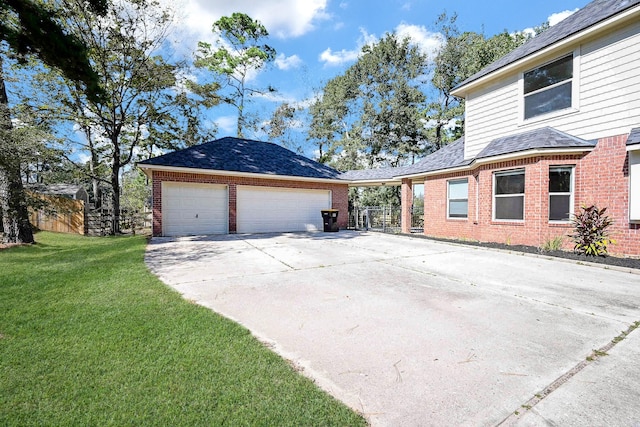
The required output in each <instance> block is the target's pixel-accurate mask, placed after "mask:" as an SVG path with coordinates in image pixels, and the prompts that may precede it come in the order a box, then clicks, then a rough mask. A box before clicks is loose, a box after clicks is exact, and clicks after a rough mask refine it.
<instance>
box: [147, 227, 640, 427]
mask: <svg viewBox="0 0 640 427" xmlns="http://www.w3.org/2000/svg"><path fill="white" fill-rule="evenodd" d="M147 263H148V265H149V267H150V268H151V270H152V271H153V272H154V273H155V274H157V275H158V276H159V277H160V278H161V279H162V280H163V281H164V282H165V283H167V284H169V285H171V286H172V287H174V288H175V289H177V290H178V291H179V292H180V293H182V294H183V295H184V297H185V298H187V299H190V300H195V301H197V302H198V303H200V304H202V305H204V306H206V307H210V308H211V309H213V310H215V311H216V312H219V313H221V314H223V315H224V316H227V317H229V318H231V319H234V320H236V321H238V322H239V323H241V324H242V325H244V326H246V327H247V328H248V329H250V330H251V331H252V332H253V333H254V335H256V336H257V337H258V338H260V339H261V340H263V341H264V342H266V343H267V344H268V345H270V346H272V347H273V349H274V350H275V351H276V352H278V353H280V354H281V355H283V356H284V357H285V358H287V359H289V360H291V361H292V362H293V363H294V364H295V365H297V366H298V367H300V368H301V370H302V371H303V373H304V374H305V375H308V376H310V377H311V378H313V379H315V380H316V382H317V383H318V385H319V386H320V387H322V388H324V389H325V390H327V391H328V392H329V393H331V394H333V395H334V396H336V397H337V398H338V399H340V400H342V401H344V402H345V403H347V404H348V405H350V406H351V407H353V408H354V409H356V410H358V411H360V412H362V413H363V414H364V415H365V416H366V417H367V418H368V419H369V420H370V422H371V424H372V425H374V426H403V425H405V426H430V425H433V426H444V425H447V426H449V425H456V426H478V425H522V426H543V425H562V426H585V425H589V426H599V425H603V426H604V425H606V426H640V405H638V402H639V401H640V386H639V384H640V330H633V326H634V325H638V323H636V322H638V321H640V275H637V274H632V273H630V272H628V271H618V270H613V269H605V268H602V267H595V266H590V265H581V264H577V263H575V262H567V261H560V260H549V259H545V258H544V257H534V256H524V255H521V254H518V253H508V252H504V251H494V250H487V249H481V248H474V247H467V246H460V245H451V244H445V243H440V242H434V241H429V240H426V239H419V238H411V237H407V236H393V235H383V234H377V233H357V232H348V231H341V232H339V233H311V234H307V233H302V234H278V235H228V236H208V237H192V238H178V239H170V238H154V239H153V240H152V241H151V243H150V245H149V247H148V252H147ZM622 331H627V332H628V335H626V336H624V334H623V335H621V332H622ZM620 338H624V339H621V340H620ZM594 350H600V351H595V352H594ZM587 359H589V360H587Z"/></svg>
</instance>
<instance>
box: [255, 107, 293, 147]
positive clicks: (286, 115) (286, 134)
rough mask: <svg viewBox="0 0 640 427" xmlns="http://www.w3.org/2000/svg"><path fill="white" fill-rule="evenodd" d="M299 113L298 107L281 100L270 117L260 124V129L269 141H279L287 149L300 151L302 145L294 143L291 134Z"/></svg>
mask: <svg viewBox="0 0 640 427" xmlns="http://www.w3.org/2000/svg"><path fill="white" fill-rule="evenodd" d="M299 113H300V108H299V107H296V106H294V105H291V104H289V103H287V102H283V103H282V104H280V105H278V107H276V109H275V110H274V112H273V114H272V115H271V119H269V120H268V121H267V122H265V123H264V124H263V125H262V131H263V132H265V133H266V134H267V136H268V137H269V140H270V141H274V142H279V143H280V145H282V146H283V147H286V148H288V149H289V150H294V151H298V152H302V147H301V146H299V145H297V144H296V142H295V140H294V138H293V136H292V135H291V133H292V130H293V129H295V128H297V127H298V126H299V124H300V120H299V119H298V115H299Z"/></svg>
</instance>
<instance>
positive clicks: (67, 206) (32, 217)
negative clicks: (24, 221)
mask: <svg viewBox="0 0 640 427" xmlns="http://www.w3.org/2000/svg"><path fill="white" fill-rule="evenodd" d="M43 197H46V200H47V202H48V205H47V207H46V208H42V209H39V210H37V211H34V210H31V211H30V212H29V221H30V222H31V224H32V225H33V226H34V227H37V228H38V229H40V230H46V231H55V232H58V233H75V234H84V233H85V222H84V219H85V216H84V201H82V200H72V199H68V198H66V197H57V196H43Z"/></svg>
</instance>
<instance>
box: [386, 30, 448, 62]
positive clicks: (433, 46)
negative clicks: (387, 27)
mask: <svg viewBox="0 0 640 427" xmlns="http://www.w3.org/2000/svg"><path fill="white" fill-rule="evenodd" d="M395 32H396V34H397V35H398V36H399V38H400V39H401V40H402V39H404V38H406V37H409V38H410V39H411V41H412V42H413V43H414V44H415V45H416V46H418V48H419V49H420V51H421V52H422V53H423V54H426V55H427V56H428V57H429V58H433V57H434V56H435V55H436V52H437V51H438V49H439V48H440V46H441V45H442V43H443V40H442V35H441V34H440V33H432V32H430V31H429V30H427V29H426V27H424V26H422V25H410V24H405V23H404V22H403V23H401V24H400V25H398V26H397V27H396V31H395Z"/></svg>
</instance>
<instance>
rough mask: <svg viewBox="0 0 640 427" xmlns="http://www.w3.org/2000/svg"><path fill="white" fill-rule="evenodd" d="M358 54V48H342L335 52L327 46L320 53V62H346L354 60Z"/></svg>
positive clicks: (336, 64) (329, 63)
mask: <svg viewBox="0 0 640 427" xmlns="http://www.w3.org/2000/svg"><path fill="white" fill-rule="evenodd" d="M359 55H360V50H346V49H342V50H339V51H337V52H334V51H333V50H331V48H330V47H328V48H327V49H326V50H325V51H324V52H322V53H321V54H320V58H319V59H320V62H324V63H325V64H326V65H330V66H338V65H342V64H344V63H346V62H351V61H355V60H356V59H358V56H359Z"/></svg>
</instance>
